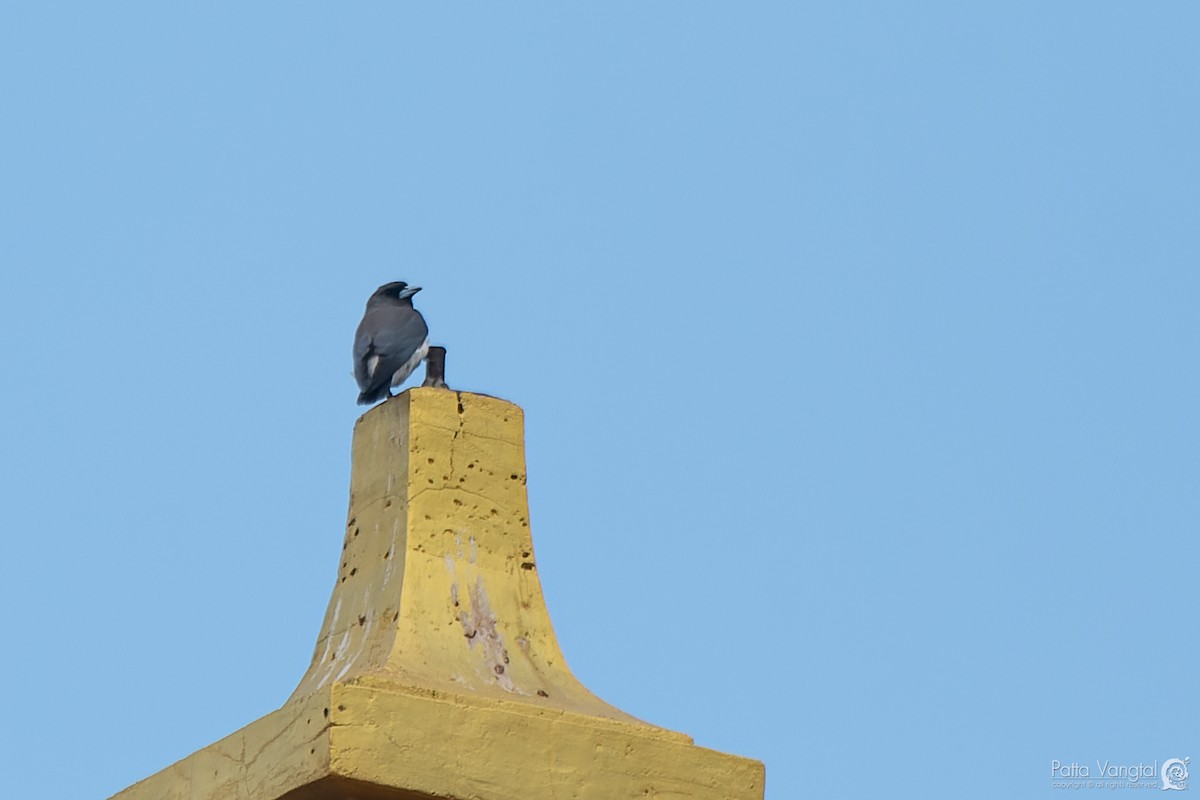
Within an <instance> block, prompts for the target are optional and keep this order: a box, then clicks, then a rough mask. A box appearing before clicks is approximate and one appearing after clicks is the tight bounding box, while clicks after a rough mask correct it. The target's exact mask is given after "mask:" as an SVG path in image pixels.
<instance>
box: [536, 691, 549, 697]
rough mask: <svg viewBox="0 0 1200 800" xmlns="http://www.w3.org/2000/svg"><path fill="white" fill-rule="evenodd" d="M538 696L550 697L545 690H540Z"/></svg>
mask: <svg viewBox="0 0 1200 800" xmlns="http://www.w3.org/2000/svg"><path fill="white" fill-rule="evenodd" d="M538 696H539V697H549V696H550V695H549V694H547V693H546V690H545V689H538Z"/></svg>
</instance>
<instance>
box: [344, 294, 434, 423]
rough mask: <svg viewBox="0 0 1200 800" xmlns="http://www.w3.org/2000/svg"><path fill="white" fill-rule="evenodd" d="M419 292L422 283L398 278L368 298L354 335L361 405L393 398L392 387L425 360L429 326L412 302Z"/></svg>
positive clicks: (356, 372) (356, 373)
mask: <svg viewBox="0 0 1200 800" xmlns="http://www.w3.org/2000/svg"><path fill="white" fill-rule="evenodd" d="M419 291H421V287H420V286H411V287H410V286H409V285H408V284H407V283H404V282H403V281H396V282H394V283H385V284H384V285H383V286H380V287H379V288H378V289H376V290H375V293H374V294H373V295H371V297H370V298H369V299H368V300H367V310H366V311H365V312H364V313H363V318H362V322H360V323H358V331H357V332H355V334H354V379H355V380H356V381H358V388H359V389H360V390H361V392H360V393H359V395H358V404H359V405H370V404H371V403H374V402H376V401H378V400H382V399H383V398H385V397H390V396H391V389H392V387H393V386H399V385H400V384H402V383H404V379H405V378H407V377H408V376H409V375H411V374H412V371H413V370H415V369H416V368H417V366H418V365H419V364H420V363H421V362H422V361H424V360H425V356H426V354H427V353H428V352H429V326H428V325H426V324H425V318H424V317H422V316H421V312H419V311H417V310H416V309H415V308H413V304H412V296H413V295H414V294H416V293H417V292H419Z"/></svg>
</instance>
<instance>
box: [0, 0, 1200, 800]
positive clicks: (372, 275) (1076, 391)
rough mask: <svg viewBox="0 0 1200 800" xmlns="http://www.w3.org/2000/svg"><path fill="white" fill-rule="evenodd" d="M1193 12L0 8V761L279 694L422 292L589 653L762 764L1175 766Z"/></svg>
mask: <svg viewBox="0 0 1200 800" xmlns="http://www.w3.org/2000/svg"><path fill="white" fill-rule="evenodd" d="M1198 36H1200V9H1198V7H1197V6H1196V4H1195V3H1184V2H1159V3H1130V2H1126V3H1115V2H1107V1H1106V0H1090V1H1089V2H1075V1H1073V0H1064V2H1056V3H1045V2H1041V3H1033V2H1007V3H990V4H963V3H950V2H943V3H935V2H915V3H907V4H884V3H870V2H844V3H825V4H812V3H801V2H795V3H765V2H764V3H737V4H735V3H710V2H689V3H681V2H661V3H653V4H649V3H627V2H611V3H605V4H602V5H601V4H592V5H590V6H583V5H582V4H576V5H563V4H555V5H551V4H532V3H520V2H518V3H507V4H503V5H496V4H487V5H484V4H454V5H447V4H440V5H438V6H436V7H434V6H433V5H429V6H426V7H418V6H416V5H415V4H398V3H361V4H354V5H353V6H347V5H346V4H340V5H334V4H313V3H304V2H297V3H287V4H283V3H260V4H254V5H252V6H247V4H244V3H228V2H214V3H205V4H202V5H200V4H193V5H191V6H183V5H181V4H161V3H157V4H152V3H122V2H115V3H104V4H96V3H86V4H85V3H54V2H49V3H38V4H21V5H18V4H7V5H5V6H4V7H3V8H2V9H0V96H2V97H3V98H4V109H3V113H2V114H0V136H2V138H3V141H4V147H3V148H2V150H0V254H2V258H3V263H4V270H3V288H4V291H3V292H0V326H2V329H0V333H2V336H0V348H2V350H0V355H2V357H3V363H4V365H5V369H6V372H5V374H6V376H7V377H6V379H5V381H6V386H5V389H6V391H4V392H3V401H2V405H0V410H2V411H3V414H2V415H0V431H2V436H3V439H2V442H3V444H2V446H0V481H2V485H3V487H4V497H5V502H4V503H3V511H2V516H0V522H2V524H3V527H4V529H5V531H6V532H7V535H5V536H4V537H3V545H2V547H3V551H2V554H0V563H3V565H4V580H3V581H0V592H2V593H3V594H2V595H0V600H2V601H3V603H4V606H5V607H6V608H7V609H8V610H9V614H10V633H9V637H8V639H9V646H8V648H7V649H6V650H5V658H3V659H2V660H0V678H2V679H3V683H4V685H5V686H7V687H8V694H9V697H8V715H9V726H10V729H11V730H10V732H11V733H12V734H13V735H11V736H10V737H8V744H7V745H6V747H4V748H3V749H2V751H0V767H2V769H0V776H2V777H0V795H3V796H5V797H21V796H29V795H33V794H38V795H41V796H46V797H79V798H85V797H92V798H103V797H106V796H108V795H110V794H112V793H114V792H116V791H118V790H119V789H121V788H124V787H125V786H127V785H128V784H131V783H133V782H134V781H136V780H138V779H140V778H142V777H144V776H146V775H148V774H150V773H153V772H155V771H157V770H158V769H160V768H162V767H164V766H166V765H167V764H169V763H170V762H172V761H174V760H176V759H178V758H181V757H183V756H186V755H187V754H189V753H191V752H192V751H194V750H196V749H197V748H199V747H202V746H204V745H206V744H209V743H210V742H212V741H215V740H216V739H218V738H220V737H222V736H224V735H226V734H228V733H230V732H232V731H233V730H235V729H237V728H239V727H241V726H242V725H244V724H246V723H248V722H250V721H252V720H253V719H256V718H257V717H259V716H261V715H263V714H265V713H267V712H269V711H271V710H273V709H275V708H276V707H278V706H279V705H280V704H281V703H282V702H283V701H284V699H286V697H287V696H288V694H289V693H290V692H291V690H292V689H293V687H294V686H295V684H296V682H297V681H298V679H299V677H300V675H301V674H302V673H303V671H304V669H305V668H306V666H307V664H308V660H309V657H310V655H311V648H312V646H313V641H314V638H315V636H316V633H317V630H318V627H319V625H320V621H321V618H322V614H323V612H324V608H325V603H326V601H327V599H328V595H329V591H330V588H331V586H332V583H333V579H334V571H335V567H336V558H337V552H338V549H339V547H340V539H341V533H342V526H343V524H344V515H345V509H346V500H347V487H348V477H349V475H348V469H349V463H348V454H349V445H350V434H351V429H352V426H353V422H354V420H355V418H356V417H357V415H358V414H359V413H360V411H361V409H360V408H358V407H356V406H355V404H354V399H355V395H356V388H355V386H354V383H353V380H352V378H351V376H350V345H351V339H352V335H353V330H354V326H355V324H356V323H357V321H358V318H359V315H360V314H361V311H362V304H363V302H364V301H365V299H366V297H367V295H368V294H369V293H370V292H371V291H372V290H373V289H374V288H375V287H376V286H378V285H379V284H381V283H383V282H385V281H389V280H397V279H399V280H406V281H409V282H410V283H415V284H419V285H421V286H423V287H425V291H424V292H422V294H421V295H419V296H418V305H419V307H420V308H421V309H422V310H423V312H424V313H425V315H426V317H427V319H428V320H429V323H430V326H431V329H432V336H433V339H434V341H435V343H439V344H443V345H445V346H447V347H448V349H449V357H448V372H449V375H448V377H449V380H450V382H451V383H452V385H454V386H455V387H456V388H461V389H466V390H473V391H481V392H486V393H488V394H493V395H498V396H501V397H504V398H507V399H509V400H512V401H514V402H516V403H519V404H520V405H522V406H523V407H524V409H525V411H526V417H527V448H528V460H529V496H530V504H531V512H532V523H533V533H534V541H535V544H536V547H537V551H538V556H539V567H540V572H541V576H542V580H543V582H544V588H545V591H546V596H547V601H548V603H549V607H550V612H551V616H552V617H553V619H554V623H555V627H556V629H557V631H558V634H559V637H560V640H561V643H562V646H563V649H564V652H565V654H566V656H567V658H568V660H569V661H570V663H571V666H572V668H573V669H574V671H575V672H576V674H577V675H578V676H579V677H580V678H581V680H582V681H583V682H584V683H585V684H586V685H587V686H589V687H590V688H591V689H592V690H593V691H595V692H596V693H597V694H598V695H600V696H601V697H603V698H604V699H606V700H608V701H609V702H611V703H613V704H614V705H617V706H619V707H620V708H622V709H624V710H626V711H629V712H630V713H633V714H635V715H636V716H638V717H641V718H643V719H646V720H648V721H651V722H654V723H657V724H660V725H663V726H666V727H670V728H674V729H677V730H682V731H684V732H687V733H689V734H691V735H692V736H694V737H695V738H696V741H697V743H699V744H701V745H704V746H707V747H712V748H716V749H720V750H726V751H730V752H734V753H739V754H742V755H747V756H752V757H755V758H759V759H761V760H763V761H764V762H765V763H766V765H767V797H768V798H770V800H785V799H786V798H792V797H863V798H872V797H888V798H894V797H929V796H960V795H962V794H963V793H969V794H970V795H972V796H975V797H996V798H1011V797H1059V796H1062V794H1063V793H1064V792H1063V790H1055V789H1053V788H1052V787H1051V780H1050V779H1051V774H1050V767H1051V762H1052V761H1053V760H1056V759H1057V760H1059V761H1061V762H1064V763H1069V762H1079V763H1085V764H1093V763H1094V762H1095V761H1097V760H1099V761H1101V762H1103V761H1105V760H1110V761H1113V762H1118V763H1124V764H1129V763H1139V762H1149V761H1154V760H1157V761H1158V762H1159V763H1161V762H1162V761H1164V760H1166V759H1169V758H1174V757H1181V758H1182V757H1184V756H1192V757H1200V746H1198V744H1200V743H1198V741H1197V728H1196V720H1197V719H1198V718H1200V704H1198V701H1197V698H1196V692H1195V691H1194V683H1195V673H1196V669H1195V667H1196V662H1197V647H1196V637H1195V627H1196V626H1195V620H1194V617H1195V612H1196V608H1197V601H1198V600H1200V597H1198V594H1200V591H1198V590H1197V584H1196V581H1195V577H1194V573H1195V565H1196V564H1197V563H1198V561H1200V544H1198V543H1197V542H1198V539H1200V537H1197V533H1198V531H1200V495H1198V494H1197V491H1196V487H1197V484H1198V481H1200V458H1198V453H1200V424H1198V422H1197V412H1196V407H1197V403H1196V400H1197V394H1198V390H1200V380H1198V379H1197V371H1196V353H1197V351H1198V350H1200V332H1198V328H1197V322H1196V308H1197V301H1198V297H1200V269H1198V265H1200V241H1198V235H1197V219H1200V188H1198V186H1200V146H1198V144H1197V143H1198V142H1200V111H1198V107H1197V94H1196V87H1197V86H1200V55H1198V51H1197V47H1196V42H1197V38H1198ZM1093 772H1094V769H1093ZM1085 794H1089V793H1086V792H1085ZM1118 794H1119V793H1118Z"/></svg>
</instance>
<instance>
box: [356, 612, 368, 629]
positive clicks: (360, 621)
mask: <svg viewBox="0 0 1200 800" xmlns="http://www.w3.org/2000/svg"><path fill="white" fill-rule="evenodd" d="M366 624H367V618H366V617H364V616H363V615H361V614H359V616H358V627H360V628H361V627H362V626H363V625H366Z"/></svg>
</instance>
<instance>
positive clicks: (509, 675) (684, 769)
mask: <svg viewBox="0 0 1200 800" xmlns="http://www.w3.org/2000/svg"><path fill="white" fill-rule="evenodd" d="M348 787H349V788H348ZM289 792H294V794H291V795H288V793H289ZM414 793H415V794H414ZM285 795H288V800H310V798H311V800H319V798H324V797H329V798H333V797H339V798H343V797H347V796H359V797H368V796H369V797H380V798H397V799H399V798H404V797H420V796H434V797H446V798H463V799H465V798H479V799H480V800H493V799H494V800H500V799H501V798H514V799H515V798H522V799H523V800H539V798H547V799H549V798H639V800H645V798H655V797H662V798H666V797H672V798H681V797H689V798H712V799H713V800H716V799H717V798H721V799H722V800H735V799H740V798H746V799H747V800H750V799H751V798H761V797H762V795H763V767H762V765H761V764H760V763H759V762H756V761H752V760H749V759H744V758H739V757H736V756H730V755H725V754H723V753H717V752H714V751H711V750H706V749H704V748H700V747H696V746H695V745H693V744H692V741H691V739H690V738H689V737H687V736H685V735H684V734H680V733H676V732H673V731H668V730H665V729H663V728H658V727H655V726H653V725H649V724H647V723H644V722H641V721H640V720H637V719H635V718H633V717H631V716H629V715H628V714H626V713H624V712H622V711H620V710H619V709H616V708H614V707H612V706H610V705H608V704H607V703H604V702H603V701H602V700H600V699H599V698H597V697H595V696H594V695H593V694H591V693H590V692H589V691H588V690H587V689H586V688H584V687H583V686H582V685H581V684H580V683H579V682H578V681H577V680H576V679H575V678H574V676H573V675H572V674H571V673H570V671H569V670H568V669H567V666H566V663H565V662H564V660H563V657H562V653H561V652H560V650H559V647H558V642H557V640H556V639H555V636H554V631H553V629H552V628H551V625H550V619H549V615H548V613H547V611H546V607H545V602H544V600H543V597H542V590H541V583H540V581H539V580H538V574H537V561H536V558H535V556H534V553H533V543H532V539H531V536H530V529H529V509H528V502H527V499H526V493H525V451H524V420H523V415H522V412H521V409H520V408H518V407H517V406H515V405H513V404H511V403H507V402H505V401H503V400H498V399H496V398H492V397H487V396H483V395H475V394H469V393H465V392H453V391H449V390H445V389H426V388H420V389H411V390H409V391H407V392H404V393H402V394H400V395H399V396H397V397H395V398H393V399H391V400H388V401H386V402H384V403H382V404H380V405H378V406H376V407H375V408H373V409H371V410H370V411H368V412H367V413H366V414H364V415H363V416H362V418H361V419H360V420H359V421H358V424H357V426H356V428H355V432H354V445H353V470H352V477H351V489H350V513H349V518H348V523H347V528H346V538H345V544H344V547H343V550H342V555H341V559H340V563H339V565H338V575H337V582H336V584H335V587H334V592H333V596H332V597H331V599H330V603H329V609H328V611H327V612H326V615H325V621H324V625H323V626H322V629H321V633H320V635H319V636H318V640H317V645H316V648H315V651H314V654H313V661H312V664H311V666H310V667H309V669H308V672H307V673H306V674H305V675H304V677H303V678H302V680H301V681H300V685H299V686H298V687H297V689H296V691H295V693H294V694H293V695H292V697H291V699H289V700H288V702H287V703H286V704H285V705H284V707H283V708H282V709H280V710H279V711H277V712H275V713H273V714H270V715H268V716H266V717H264V718H263V719H260V720H258V721H257V722H254V723H252V724H251V725H249V726H247V727H246V728H244V729H242V730H241V731H239V732H237V733H235V734H233V735H232V736H230V737H227V738H226V739H224V740H222V741H221V742H218V743H216V744H214V745H212V746H210V747H208V748H205V749H204V750H201V751H199V752H197V753H195V754H193V755H191V756H189V757H188V758H186V759H184V760H183V761H181V762H179V763H178V764H176V765H174V766H172V767H169V768H168V769H167V770H164V771H163V772H161V773H158V774H157V775H155V776H152V777H151V778H149V779H147V780H146V781H143V782H142V783H139V784H136V785H135V786H133V787H130V788H129V789H127V790H125V791H124V792H122V793H120V794H119V795H117V797H118V798H121V800H150V798H154V800H174V799H175V798H180V800H183V798H187V800H210V798H211V800H217V798H237V799H238V800H243V799H244V800H277V799H278V798H282V797H284V796H285Z"/></svg>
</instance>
